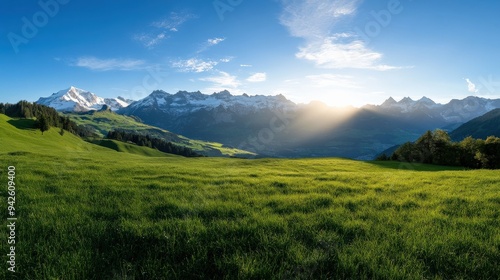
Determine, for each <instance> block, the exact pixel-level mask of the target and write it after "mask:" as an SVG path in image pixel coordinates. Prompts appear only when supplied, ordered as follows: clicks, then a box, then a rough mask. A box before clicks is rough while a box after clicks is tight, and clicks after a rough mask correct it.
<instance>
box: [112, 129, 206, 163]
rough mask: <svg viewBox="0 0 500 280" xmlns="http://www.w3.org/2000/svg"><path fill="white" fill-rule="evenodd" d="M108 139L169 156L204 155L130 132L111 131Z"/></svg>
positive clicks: (158, 139)
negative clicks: (129, 143)
mask: <svg viewBox="0 0 500 280" xmlns="http://www.w3.org/2000/svg"><path fill="white" fill-rule="evenodd" d="M107 138H108V139H114V140H118V141H122V142H131V143H134V144H136V145H138V146H144V147H149V148H153V149H157V150H158V151H161V152H164V153H168V154H175V155H181V156H185V157H201V156H202V155H200V154H198V153H196V152H195V151H193V150H192V149H189V148H186V147H182V146H178V145H175V144H172V143H171V142H167V141H165V140H163V139H160V138H154V137H151V136H149V135H141V134H135V133H130V132H126V131H123V130H113V131H110V132H108V136H107Z"/></svg>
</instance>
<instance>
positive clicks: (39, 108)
mask: <svg viewBox="0 0 500 280" xmlns="http://www.w3.org/2000/svg"><path fill="white" fill-rule="evenodd" d="M0 114H4V115H7V116H9V117H11V118H25V119H32V118H35V119H36V121H35V124H34V128H38V129H40V131H42V134H43V132H44V131H47V130H49V128H50V127H57V128H60V129H61V132H60V133H61V135H62V134H63V133H64V130H66V131H69V132H71V133H73V134H75V135H78V136H80V137H84V138H86V137H95V134H94V133H93V132H92V130H91V129H89V128H87V127H85V126H79V125H77V124H76V123H75V122H73V121H71V120H70V119H69V118H68V117H65V116H61V115H60V114H59V113H58V112H57V111H56V110H55V109H54V108H51V107H48V106H45V105H40V104H36V103H31V102H28V101H19V102H18V103H16V104H9V103H5V104H4V103H0Z"/></svg>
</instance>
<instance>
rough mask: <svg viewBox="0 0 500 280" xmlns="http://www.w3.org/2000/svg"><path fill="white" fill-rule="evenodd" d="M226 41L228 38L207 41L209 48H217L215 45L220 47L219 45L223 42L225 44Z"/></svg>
mask: <svg viewBox="0 0 500 280" xmlns="http://www.w3.org/2000/svg"><path fill="white" fill-rule="evenodd" d="M225 40H226V38H213V39H208V40H207V44H208V45H209V46H215V45H218V44H219V43H221V42H224V41H225Z"/></svg>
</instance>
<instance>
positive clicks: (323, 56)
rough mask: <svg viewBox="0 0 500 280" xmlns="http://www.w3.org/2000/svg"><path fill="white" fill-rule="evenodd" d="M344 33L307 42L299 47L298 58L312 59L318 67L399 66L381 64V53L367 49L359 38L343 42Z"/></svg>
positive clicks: (384, 67) (364, 67)
mask: <svg viewBox="0 0 500 280" xmlns="http://www.w3.org/2000/svg"><path fill="white" fill-rule="evenodd" d="M342 38H347V37H346V36H345V35H342V34H340V37H339V36H331V37H327V38H325V39H324V40H323V41H318V42H311V43H308V44H307V45H306V46H305V47H301V48H299V52H298V53H297V54H296V56H297V57H298V58H301V59H305V60H309V61H312V62H314V63H315V64H316V66H318V67H320V68H328V69H341V68H358V69H373V70H380V71H385V70H392V69H398V68H399V67H394V66H389V65H382V64H379V61H380V60H381V58H382V54H380V53H377V52H374V51H372V50H370V49H368V48H367V47H366V46H365V44H364V43H363V42H362V41H360V40H352V41H350V42H344V41H343V40H342Z"/></svg>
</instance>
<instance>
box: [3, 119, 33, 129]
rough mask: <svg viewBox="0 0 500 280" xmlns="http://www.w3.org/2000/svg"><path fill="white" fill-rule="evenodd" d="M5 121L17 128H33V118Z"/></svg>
mask: <svg viewBox="0 0 500 280" xmlns="http://www.w3.org/2000/svg"><path fill="white" fill-rule="evenodd" d="M7 122H8V123H9V124H11V125H12V126H14V127H15V128H17V129H35V120H32V119H17V120H8V121H7Z"/></svg>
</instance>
